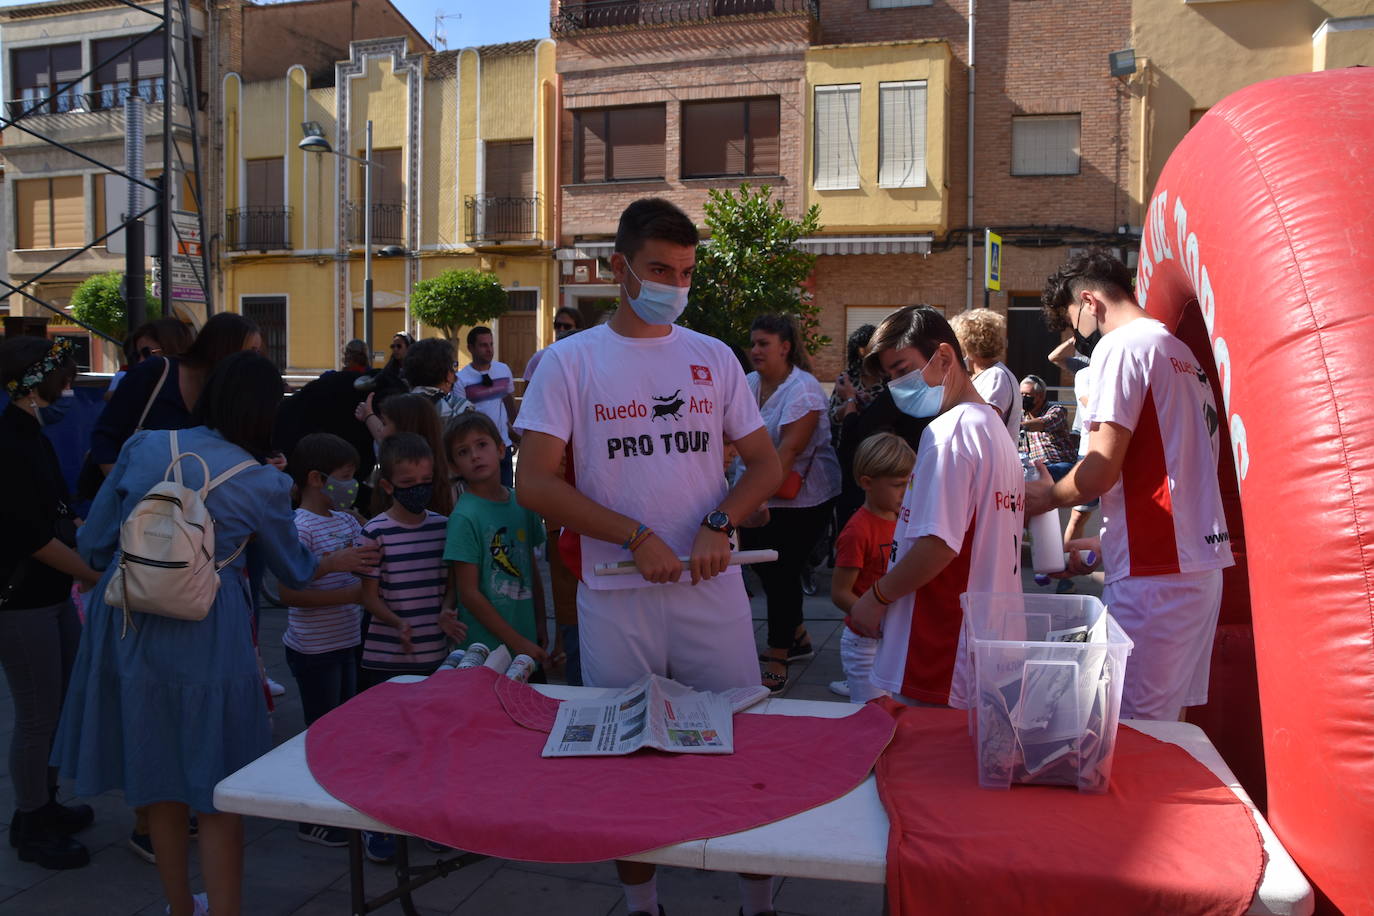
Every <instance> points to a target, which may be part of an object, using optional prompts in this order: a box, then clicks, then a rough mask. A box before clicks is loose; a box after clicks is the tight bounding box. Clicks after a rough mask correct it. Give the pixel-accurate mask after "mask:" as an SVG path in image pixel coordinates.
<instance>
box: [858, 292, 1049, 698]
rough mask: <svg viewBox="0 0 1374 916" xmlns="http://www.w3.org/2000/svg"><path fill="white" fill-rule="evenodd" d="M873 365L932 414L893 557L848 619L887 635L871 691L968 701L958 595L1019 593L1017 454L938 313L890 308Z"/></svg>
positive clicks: (1020, 484)
mask: <svg viewBox="0 0 1374 916" xmlns="http://www.w3.org/2000/svg"><path fill="white" fill-rule="evenodd" d="M868 360H869V365H870V367H871V368H873V369H878V370H881V372H882V373H883V375H884V376H886V377H887V378H888V379H889V381H888V383H887V387H888V390H889V392H890V393H891V395H892V399H893V401H894V402H895V403H896V405H897V409H898V410H900V411H902V412H903V413H905V414H907V415H908V416H910V417H932V418H933V419H932V420H931V422H930V425H929V426H927V427H926V429H925V432H924V433H922V434H921V441H920V447H919V448H918V449H917V450H916V467H915V469H914V470H913V471H912V475H911V481H910V483H909V484H908V486H907V491H906V496H905V498H904V499H903V501H902V511H901V514H900V515H899V516H898V519H897V528H896V532H895V544H894V547H893V563H892V565H891V566H890V567H889V569H888V571H887V573H886V574H885V575H884V576H882V577H881V578H879V579H878V580H877V581H876V582H874V584H873V587H872V588H871V589H869V591H868V592H866V593H865V594H864V595H863V596H862V597H861V598H859V600H858V603H856V604H855V605H854V608H853V610H852V611H851V615H850V619H851V626H852V627H853V629H854V630H855V631H856V632H858V633H859V634H860V635H863V636H871V637H878V636H881V637H882V641H881V642H880V643H879V645H878V655H877V659H876V661H875V662H874V666H873V675H872V680H873V683H874V685H875V686H877V687H879V688H880V689H883V690H887V691H890V692H891V693H892V695H893V696H894V697H895V698H896V699H898V700H901V701H904V702H908V703H912V704H926V705H937V706H944V705H950V706H956V707H961V708H962V707H966V706H967V705H968V703H969V702H970V700H971V697H970V689H969V688H970V681H971V672H970V671H968V670H967V666H968V658H967V654H966V653H965V652H964V651H963V650H962V649H961V648H960V644H961V642H962V639H963V635H962V622H963V614H962V611H961V609H960V606H959V596H960V595H961V594H963V593H964V592H1019V591H1020V590H1021V578H1020V563H1021V528H1022V518H1023V508H1022V506H1023V503H1024V501H1025V481H1024V479H1023V476H1022V471H1021V461H1020V458H1019V456H1018V455H1017V453H1016V446H1015V445H1014V444H1013V443H1012V441H1011V437H1010V436H1008V435H1007V428H1006V425H1005V424H1004V423H1003V421H1002V418H1001V416H999V415H998V413H997V411H996V410H994V409H993V408H992V407H989V406H988V404H987V403H986V402H984V400H983V398H982V397H981V396H980V395H979V394H978V391H977V389H976V388H974V386H973V380H972V379H971V378H969V374H968V371H967V370H966V369H965V368H964V354H963V351H962V349H961V348H960V346H959V341H958V339H957V338H956V337H955V335H954V330H953V329H952V328H951V327H950V325H949V322H947V321H945V319H944V316H942V315H941V314H940V313H939V312H937V311H935V310H934V309H932V308H930V307H929V306H924V305H921V306H909V307H907V308H904V309H899V310H898V311H896V312H893V313H892V314H891V315H889V316H888V317H887V318H886V319H884V321H883V323H882V325H881V326H880V327H879V328H878V330H877V332H876V333H875V334H874V335H873V341H872V343H871V344H870V352H869V355H868Z"/></svg>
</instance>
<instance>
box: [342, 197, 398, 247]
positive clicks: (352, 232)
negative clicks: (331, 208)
mask: <svg viewBox="0 0 1374 916" xmlns="http://www.w3.org/2000/svg"><path fill="white" fill-rule="evenodd" d="M365 209H366V208H365V207H364V205H363V202H362V201H361V200H348V201H344V219H345V221H346V225H347V227H348V233H347V235H348V237H347V239H346V241H347V242H348V243H349V244H350V245H361V244H363V242H364V238H363V211H364V210H365ZM405 240H406V205H405V204H403V203H401V202H399V201H392V200H388V201H375V200H374V201H373V202H372V244H374V245H404V244H405Z"/></svg>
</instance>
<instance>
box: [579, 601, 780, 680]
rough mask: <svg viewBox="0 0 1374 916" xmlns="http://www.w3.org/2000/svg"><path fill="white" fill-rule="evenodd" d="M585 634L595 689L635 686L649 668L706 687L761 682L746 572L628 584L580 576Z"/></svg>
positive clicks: (585, 659)
mask: <svg viewBox="0 0 1374 916" xmlns="http://www.w3.org/2000/svg"><path fill="white" fill-rule="evenodd" d="M577 639H578V643H579V647H580V651H581V653H582V682H583V683H584V684H586V685H587V686H588V687H628V686H630V685H631V684H633V683H634V682H635V681H637V680H639V679H640V678H641V677H643V676H644V675H646V674H649V673H653V674H657V675H659V676H661V677H667V678H672V679H673V680H675V681H678V682H680V683H683V684H686V685H687V686H689V687H695V688H696V689H698V690H728V689H730V688H732V687H752V686H756V685H757V684H758V683H759V677H760V674H759V661H758V652H759V650H758V647H757V645H756V643H755V640H754V621H753V617H752V615H751V613H750V610H749V596H748V595H747V594H745V591H744V580H743V579H742V578H741V577H740V576H739V575H725V576H717V577H716V578H714V579H710V580H708V581H705V582H701V583H699V584H697V585H692V584H691V580H690V579H687V580H686V581H685V582H683V583H677V584H674V585H648V586H645V587H643V588H628V589H590V588H587V586H586V585H585V584H583V583H580V582H579V583H578V585H577Z"/></svg>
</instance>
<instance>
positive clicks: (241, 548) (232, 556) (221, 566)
mask: <svg viewBox="0 0 1374 916" xmlns="http://www.w3.org/2000/svg"><path fill="white" fill-rule="evenodd" d="M251 540H253V536H252V535H251V534H250V535H248V537H246V538H244V539H243V543H242V544H240V545H239V549H238V550H235V551H234V552H233V553H231V554H229V556H227V557H225V558H224V562H223V563H216V564H215V572H219V571H220V570H222V569H224V568H225V567H226V566H228V565H229V564H230V563H232V562H234V561H235V560H237V559H238V558H239V554H241V553H243V552H244V551H245V550H247V549H248V542H249V541H251Z"/></svg>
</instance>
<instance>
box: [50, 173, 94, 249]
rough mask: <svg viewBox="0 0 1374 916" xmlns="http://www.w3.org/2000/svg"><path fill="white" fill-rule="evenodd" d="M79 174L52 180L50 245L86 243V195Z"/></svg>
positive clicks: (71, 245) (78, 245)
mask: <svg viewBox="0 0 1374 916" xmlns="http://www.w3.org/2000/svg"><path fill="white" fill-rule="evenodd" d="M81 185H82V181H81V176H80V175H68V176H66V177H65V178H54V179H53V180H52V245H53V247H54V248H80V247H81V246H82V245H84V244H86V196H85V194H84V193H83V192H82V187H81Z"/></svg>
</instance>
